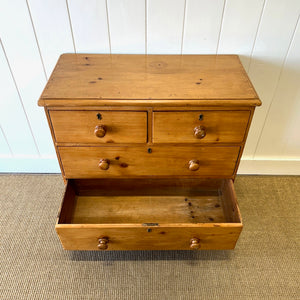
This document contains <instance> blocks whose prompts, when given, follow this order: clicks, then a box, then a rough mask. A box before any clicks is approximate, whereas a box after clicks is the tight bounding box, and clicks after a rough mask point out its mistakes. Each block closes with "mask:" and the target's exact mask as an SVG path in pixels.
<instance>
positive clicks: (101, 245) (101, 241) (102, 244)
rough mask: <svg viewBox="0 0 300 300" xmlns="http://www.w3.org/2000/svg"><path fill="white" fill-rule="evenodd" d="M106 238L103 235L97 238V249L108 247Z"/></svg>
mask: <svg viewBox="0 0 300 300" xmlns="http://www.w3.org/2000/svg"><path fill="white" fill-rule="evenodd" d="M108 242H109V240H108V238H107V237H103V238H100V239H99V244H98V246H97V247H98V249H99V250H106V249H107V248H108Z"/></svg>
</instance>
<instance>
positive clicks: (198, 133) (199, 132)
mask: <svg viewBox="0 0 300 300" xmlns="http://www.w3.org/2000/svg"><path fill="white" fill-rule="evenodd" d="M194 136H195V137H196V138H197V139H203V138H204V137H205V136H206V131H205V127H204V126H196V127H195V128H194Z"/></svg>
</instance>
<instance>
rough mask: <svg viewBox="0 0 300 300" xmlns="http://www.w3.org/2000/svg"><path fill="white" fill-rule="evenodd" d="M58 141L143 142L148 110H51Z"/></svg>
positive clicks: (145, 134)
mask: <svg viewBox="0 0 300 300" xmlns="http://www.w3.org/2000/svg"><path fill="white" fill-rule="evenodd" d="M50 118H51V123H52V126H53V130H54V136H55V139H56V142H58V143H77V144H80V143H83V144H88V143H90V144H105V143H146V142H147V112H143V111H141V112H132V111H61V110H53V111H50Z"/></svg>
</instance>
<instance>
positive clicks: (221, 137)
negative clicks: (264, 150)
mask: <svg viewBox="0 0 300 300" xmlns="http://www.w3.org/2000/svg"><path fill="white" fill-rule="evenodd" d="M249 117H250V111H191V112H154V113H153V118H154V120H153V142H154V143H203V144H205V143H241V142H243V140H244V137H245V132H246V128H247V124H248V120H249Z"/></svg>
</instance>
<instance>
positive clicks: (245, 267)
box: [0, 175, 300, 300]
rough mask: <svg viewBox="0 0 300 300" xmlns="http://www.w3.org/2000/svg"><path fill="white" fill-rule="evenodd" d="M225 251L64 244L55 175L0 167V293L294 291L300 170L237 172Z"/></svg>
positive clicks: (172, 295)
mask: <svg viewBox="0 0 300 300" xmlns="http://www.w3.org/2000/svg"><path fill="white" fill-rule="evenodd" d="M235 188H236V192H237V196H238V200H239V204H240V209H241V213H242V216H243V221H244V230H243V232H242V234H241V237H240V239H239V241H238V244H237V247H236V249H235V250H234V251H165V252H164V251H159V252H155V251H130V252H121V251H120V252H92V251H91V252H84V251H83V252H67V251H64V250H63V249H62V247H61V245H60V243H59V240H58V237H57V236H56V233H55V230H54V225H55V221H56V215H57V212H58V208H59V206H60V201H61V198H62V193H63V189H64V186H63V182H62V179H61V177H60V176H58V175H2V176H0V191H1V194H0V299H1V300H2V299H108V300H111V299H130V300H131V299H142V300H144V299H145V300H146V299H172V300H176V299H234V300H235V299H243V300H244V299H272V300H273V299H300V290H299V289H300V247H299V235H300V234H299V232H300V227H299V220H300V209H299V205H300V177H290V176H289V177H288V176H286V177H282V176H281V177H275V176H268V177H263V176H239V177H237V179H236V183H235Z"/></svg>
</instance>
